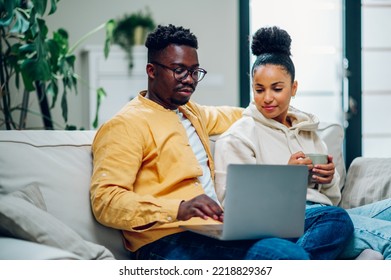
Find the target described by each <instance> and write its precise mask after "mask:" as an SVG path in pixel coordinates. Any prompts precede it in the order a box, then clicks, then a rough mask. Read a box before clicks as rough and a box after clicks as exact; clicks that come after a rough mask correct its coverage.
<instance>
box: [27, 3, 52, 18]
mask: <svg viewBox="0 0 391 280" xmlns="http://www.w3.org/2000/svg"><path fill="white" fill-rule="evenodd" d="M31 2H32V3H33V4H34V9H35V10H36V11H37V14H39V15H40V16H43V15H44V14H45V11H46V7H47V3H48V1H47V0H31Z"/></svg>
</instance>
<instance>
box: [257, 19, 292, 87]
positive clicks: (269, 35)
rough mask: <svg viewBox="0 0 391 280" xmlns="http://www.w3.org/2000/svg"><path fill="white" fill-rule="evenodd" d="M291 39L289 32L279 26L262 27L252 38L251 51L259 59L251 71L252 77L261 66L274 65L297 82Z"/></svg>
mask: <svg viewBox="0 0 391 280" xmlns="http://www.w3.org/2000/svg"><path fill="white" fill-rule="evenodd" d="M291 42H292V40H291V37H290V36H289V34H288V32H286V31H285V30H283V29H280V28H279V27H277V26H273V27H262V28H260V29H258V30H257V31H256V32H255V34H254V35H253V38H252V43H251V51H252V53H253V55H255V56H256V57H257V59H256V60H255V62H254V64H253V67H252V69H251V76H252V77H253V76H254V71H255V70H256V69H257V68H258V67H259V66H261V65H266V64H272V65H279V66H282V67H283V68H284V69H285V70H286V71H287V72H288V74H289V75H290V76H291V77H292V82H293V81H294V80H295V65H294V64H293V61H292V59H291V58H290V56H291Z"/></svg>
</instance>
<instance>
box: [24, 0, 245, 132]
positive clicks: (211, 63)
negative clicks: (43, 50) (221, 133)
mask: <svg viewBox="0 0 391 280" xmlns="http://www.w3.org/2000/svg"><path fill="white" fill-rule="evenodd" d="M146 6H148V7H149V8H150V10H151V12H152V14H153V17H154V19H155V21H156V23H157V24H169V23H172V24H174V25H182V26H184V27H186V28H190V30H191V31H192V32H193V33H194V34H195V35H196V36H197V37H198V41H199V50H198V55H199V60H200V64H201V66H202V67H203V68H205V69H206V70H207V71H208V74H207V76H206V77H205V78H204V80H203V81H202V82H201V83H200V84H199V86H198V88H197V91H196V93H195V94H194V96H193V100H195V101H197V102H199V103H202V104H210V105H238V104H239V93H238V89H239V81H238V69H239V61H238V26H239V23H238V22H239V21H238V1H236V0H213V1H210V0H198V1H179V0H165V1H161V0H144V1H135V0H134V1H129V0H115V1H106V0H94V1H90V0H88V1H87V0H61V1H60V2H59V3H58V10H57V12H56V13H55V14H53V15H50V16H47V17H46V22H47V25H48V26H49V28H50V31H53V30H56V29H58V28H60V27H62V28H64V29H66V30H67V31H68V32H69V37H70V38H69V39H70V44H71V45H73V44H74V43H75V42H76V41H77V40H78V39H79V38H81V37H82V36H83V35H84V34H86V33H87V32H89V31H90V30H92V29H94V28H95V27H97V26H99V25H100V24H101V23H103V22H106V21H107V20H109V19H110V18H118V17H121V16H122V15H124V14H125V13H127V14H128V13H132V12H136V11H138V10H141V9H144V8H145V7H146ZM103 41H104V32H103V31H102V32H100V33H97V34H95V35H93V36H91V37H90V38H89V39H88V40H87V41H86V42H85V43H84V46H86V45H91V44H92V45H95V44H101V43H103ZM82 49H83V46H81V47H80V48H79V49H78V50H77V51H76V52H77V54H78V57H77V60H76V62H77V65H76V72H77V73H80V71H81V70H80V69H81V65H80V63H81V59H80V53H81V51H82ZM81 79H83V77H81ZM208 79H209V80H208ZM84 82H85V81H80V82H79V84H81V83H84ZM203 84H204V85H207V86H203ZM204 88H205V89H204ZM85 94H88V92H82V91H81V90H80V91H79V93H78V96H76V97H75V95H74V94H69V99H68V100H69V123H71V124H74V125H76V126H77V127H78V128H80V127H85V128H87V127H89V124H88V123H85V121H83V117H82V116H83V111H84V110H85V107H83V102H82V101H81V100H82V95H85ZM31 96H32V97H34V96H35V95H31ZM58 105H59V104H58ZM32 107H34V104H33V105H32ZM57 107H58V108H57V110H56V112H55V119H56V122H58V123H59V125H56V128H57V129H61V124H62V118H61V114H60V110H58V109H59V107H60V106H57ZM36 122H40V119H39V118H34V117H31V116H30V115H29V119H28V126H30V127H31V126H34V127H37V126H39V125H40V124H35V123H36Z"/></svg>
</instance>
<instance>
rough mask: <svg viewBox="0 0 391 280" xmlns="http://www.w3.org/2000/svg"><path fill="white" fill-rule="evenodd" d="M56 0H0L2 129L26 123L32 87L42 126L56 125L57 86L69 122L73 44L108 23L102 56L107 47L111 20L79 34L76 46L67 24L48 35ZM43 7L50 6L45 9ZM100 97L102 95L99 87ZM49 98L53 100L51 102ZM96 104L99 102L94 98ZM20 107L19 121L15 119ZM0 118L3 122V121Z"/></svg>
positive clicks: (73, 77) (73, 76)
mask: <svg viewBox="0 0 391 280" xmlns="http://www.w3.org/2000/svg"><path fill="white" fill-rule="evenodd" d="M58 2H59V0H50V4H49V5H48V0H0V16H1V18H0V39H1V42H0V82H1V87H0V112H2V115H3V119H2V118H1V115H0V125H3V126H5V128H6V129H24V128H25V120H26V116H27V113H31V112H30V110H29V108H28V99H29V94H30V92H34V91H35V92H36V93H37V95H38V100H39V105H40V110H41V112H40V114H41V116H42V120H43V123H44V127H45V129H54V126H53V119H52V117H51V110H52V109H53V108H54V107H55V106H56V104H57V99H58V97H59V95H60V92H61V109H62V117H63V119H64V122H65V124H66V127H65V129H76V127H75V126H73V125H71V124H68V103H67V94H68V92H75V93H76V94H77V82H78V75H77V74H76V73H75V71H74V65H75V60H76V56H75V55H74V53H73V52H74V50H75V48H76V47H77V46H78V45H79V44H80V43H81V42H82V41H83V40H85V39H86V38H87V37H88V36H89V35H91V34H92V33H94V32H97V31H99V30H101V29H104V28H106V35H107V38H106V42H105V50H104V52H105V56H106V57H107V55H108V52H109V45H110V43H111V38H110V37H111V34H112V30H113V27H114V21H113V20H109V21H108V22H106V23H104V24H102V25H101V26H98V27H97V28H96V29H94V30H93V31H91V32H90V33H89V34H86V36H84V37H83V38H81V39H80V40H79V41H78V42H77V43H76V44H75V46H74V47H71V48H70V47H69V45H68V33H67V31H66V30H65V29H62V28H60V29H58V30H57V31H55V32H53V35H52V37H49V36H48V27H47V25H46V23H45V20H44V18H43V17H44V16H45V15H46V14H47V15H51V14H53V13H54V12H56V10H57V3H58ZM47 8H50V9H49V10H47ZM15 91H22V92H23V100H22V101H21V102H19V101H16V100H14V99H15V98H16V94H15ZM97 94H98V100H101V97H102V96H103V95H104V90H103V89H98V91H97ZM49 100H51V104H49ZM97 107H99V104H97ZM17 112H19V115H20V117H19V122H18V121H16V120H15V116H16V113H17ZM1 122H2V123H1Z"/></svg>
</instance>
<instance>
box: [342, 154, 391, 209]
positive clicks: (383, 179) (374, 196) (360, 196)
mask: <svg viewBox="0 0 391 280" xmlns="http://www.w3.org/2000/svg"><path fill="white" fill-rule="evenodd" d="M389 174H391V159H390V158H363V157H358V158H356V159H354V160H353V161H352V163H351V164H350V166H349V172H348V175H347V178H346V183H345V186H344V188H343V189H342V200H341V203H340V206H341V207H343V208H345V209H348V208H354V207H357V206H361V205H365V204H368V203H372V202H375V201H379V200H383V199H386V198H389V197H391V176H390V175H389Z"/></svg>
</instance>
